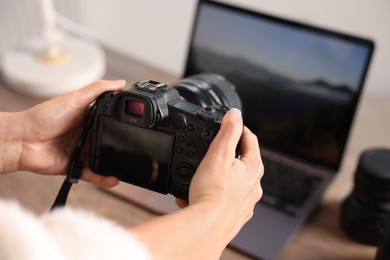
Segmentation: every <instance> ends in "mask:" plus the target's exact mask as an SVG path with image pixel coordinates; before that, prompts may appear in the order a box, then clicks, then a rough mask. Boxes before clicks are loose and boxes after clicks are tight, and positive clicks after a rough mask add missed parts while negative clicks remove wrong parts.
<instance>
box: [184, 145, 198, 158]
mask: <svg viewBox="0 0 390 260" xmlns="http://www.w3.org/2000/svg"><path fill="white" fill-rule="evenodd" d="M186 154H187V156H188V158H191V159H192V158H194V157H195V156H196V152H195V150H194V149H192V148H191V147H189V148H188V149H187V152H186Z"/></svg>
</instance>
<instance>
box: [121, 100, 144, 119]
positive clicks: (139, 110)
mask: <svg viewBox="0 0 390 260" xmlns="http://www.w3.org/2000/svg"><path fill="white" fill-rule="evenodd" d="M144 111H145V104H144V103H142V102H141V101H138V100H134V99H129V100H127V101H126V108H125V112H126V114H128V115H131V116H135V117H143V116H144Z"/></svg>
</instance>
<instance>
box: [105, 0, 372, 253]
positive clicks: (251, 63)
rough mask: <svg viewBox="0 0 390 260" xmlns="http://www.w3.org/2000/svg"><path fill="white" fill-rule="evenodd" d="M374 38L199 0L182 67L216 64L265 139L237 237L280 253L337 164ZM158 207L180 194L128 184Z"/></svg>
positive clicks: (163, 209) (197, 69)
mask: <svg viewBox="0 0 390 260" xmlns="http://www.w3.org/2000/svg"><path fill="white" fill-rule="evenodd" d="M373 49H374V44H373V42H372V41H370V40H367V39H362V38H359V37H355V36H351V35H346V34H343V33H338V32H334V31H330V30H326V29H322V28H317V27H313V26H310V25H306V24H302V23H298V22H294V21H289V20H285V19H281V18H277V17H273V16H270V15H266V14H262V13H258V12H253V11H249V10H245V9H242V8H239V7H235V6H230V5H227V4H222V3H218V2H213V1H206V0H204V1H203V0H201V1H199V3H198V6H197V10H196V16H195V20H194V25H193V31H192V37H191V40H190V43H189V48H188V56H187V62H186V67H185V72H184V75H183V77H186V76H189V75H193V74H197V73H201V72H213V73H219V74H221V75H224V76H225V77H226V78H227V79H228V80H230V81H231V82H232V83H233V84H234V85H235V86H236V91H237V93H238V95H239V96H240V98H241V101H242V105H243V107H242V111H243V116H244V123H245V125H246V126H248V127H249V128H250V129H251V130H252V131H253V132H254V133H255V134H257V135H258V137H259V140H260V146H261V152H262V158H263V162H264V166H265V173H264V177H263V180H262V186H263V190H264V195H263V198H262V199H261V201H260V202H259V203H258V204H257V205H256V208H255V214H254V216H253V217H252V219H251V220H250V221H249V222H248V223H247V224H246V225H245V226H244V227H243V229H242V230H241V231H240V233H239V234H238V235H237V236H236V238H235V239H234V240H233V241H232V242H231V244H230V246H232V247H233V248H236V249H238V250H240V251H242V252H245V253H247V254H249V255H250V256H252V257H254V258H263V259H274V258H276V257H277V255H278V254H279V252H280V251H281V250H282V249H283V246H284V245H285V244H286V243H287V241H288V240H289V239H290V238H291V236H292V235H293V234H294V232H295V231H296V230H297V229H298V228H299V227H300V226H301V225H302V224H303V223H304V221H305V219H307V217H308V216H309V215H310V213H311V212H312V211H313V209H314V208H315V206H316V205H317V204H318V202H319V200H320V198H321V196H322V194H323V193H324V191H325V189H326V187H327V186H328V185H329V184H330V182H331V181H332V179H333V178H334V176H335V175H336V173H337V171H338V170H339V167H340V164H341V161H342V156H343V152H344V148H345V146H346V142H347V138H348V135H349V132H350V129H351V124H352V120H353V117H354V114H355V111H356V108H357V104H358V101H359V97H360V94H361V92H362V87H363V82H364V79H365V76H366V73H367V70H368V66H369V63H370V59H371V56H372V53H373ZM112 191H113V192H115V193H117V194H119V195H121V196H124V197H125V198H127V199H130V200H131V201H133V202H136V203H138V204H140V205H142V206H144V207H146V208H148V209H151V210H153V211H155V212H157V213H162V214H163V213H168V212H172V211H175V210H177V207H176V205H175V203H174V198H173V197H172V196H170V195H167V196H165V195H161V194H158V193H154V192H151V191H148V190H144V189H141V188H138V187H134V186H131V185H127V184H121V185H119V187H117V188H114V189H113V190H112Z"/></svg>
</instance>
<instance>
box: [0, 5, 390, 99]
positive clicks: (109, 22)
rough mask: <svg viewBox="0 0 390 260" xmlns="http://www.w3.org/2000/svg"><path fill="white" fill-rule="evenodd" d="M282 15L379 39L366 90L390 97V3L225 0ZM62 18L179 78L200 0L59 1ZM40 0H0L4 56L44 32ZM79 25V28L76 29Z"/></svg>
mask: <svg viewBox="0 0 390 260" xmlns="http://www.w3.org/2000/svg"><path fill="white" fill-rule="evenodd" d="M220 2H226V3H231V4H234V5H238V6H242V7H246V8H249V9H252V10H256V11H261V12H265V13H268V14H274V15H277V16H280V17H282V18H289V19H292V20H295V21H301V22H305V23H308V24H311V25H317V26H320V27H324V28H327V29H334V30H336V31H340V32H346V33H350V34H354V35H357V36H362V37H366V38H370V39H372V40H374V42H375V44H376V49H375V52H374V59H373V63H372V65H371V67H370V71H369V74H368V78H367V81H366V85H365V92H364V93H365V94H366V95H370V96H371V95H373V96H378V95H379V96H380V95H383V94H386V95H390V86H389V84H390V73H389V69H388V68H389V67H390V30H389V25H390V15H389V13H390V1H388V0H376V1H370V0H355V1H338V0H328V1H312V0H296V1H283V0H274V1H266V0H256V1H253V0H223V1H220ZM54 5H55V8H56V10H57V12H58V15H57V19H59V21H60V22H61V24H62V26H68V27H69V26H71V25H72V24H71V25H69V23H67V22H69V21H68V20H64V19H62V20H61V18H69V20H70V21H73V22H76V23H77V24H80V25H82V26H84V27H86V28H88V29H89V30H90V31H91V32H92V34H93V35H92V36H93V37H95V38H97V39H98V40H99V41H100V42H101V43H103V45H105V46H107V47H110V48H112V49H114V50H116V51H118V52H120V53H121V54H124V55H128V56H130V57H133V58H136V59H139V60H141V61H143V62H146V63H148V64H151V65H153V66H156V67H158V68H161V69H162V70H165V71H167V72H168V73H171V74H174V75H176V76H180V75H181V73H182V70H183V66H184V61H185V58H186V55H187V53H186V50H187V44H188V42H189V38H190V33H191V27H192V21H193V18H194V13H195V7H196V0H184V1H183V0H164V1H158V0H110V1H107V0H54ZM39 15H40V10H39V1H38V0H13V1H11V0H0V32H1V37H0V55H1V54H2V53H3V52H4V51H5V50H7V49H8V48H10V47H11V46H13V45H14V44H16V43H18V42H20V41H21V40H22V39H23V38H28V37H30V36H33V35H37V34H39V33H40V28H41V23H42V22H41V19H40V17H39ZM61 15H62V16H64V17H62V16H61ZM73 29H74V28H73Z"/></svg>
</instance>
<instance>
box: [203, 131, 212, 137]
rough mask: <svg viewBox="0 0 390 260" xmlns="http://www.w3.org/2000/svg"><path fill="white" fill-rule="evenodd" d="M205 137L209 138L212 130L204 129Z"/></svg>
mask: <svg viewBox="0 0 390 260" xmlns="http://www.w3.org/2000/svg"><path fill="white" fill-rule="evenodd" d="M202 134H203V137H206V138H209V137H210V136H211V132H210V130H208V129H205V130H203V132H202Z"/></svg>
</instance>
